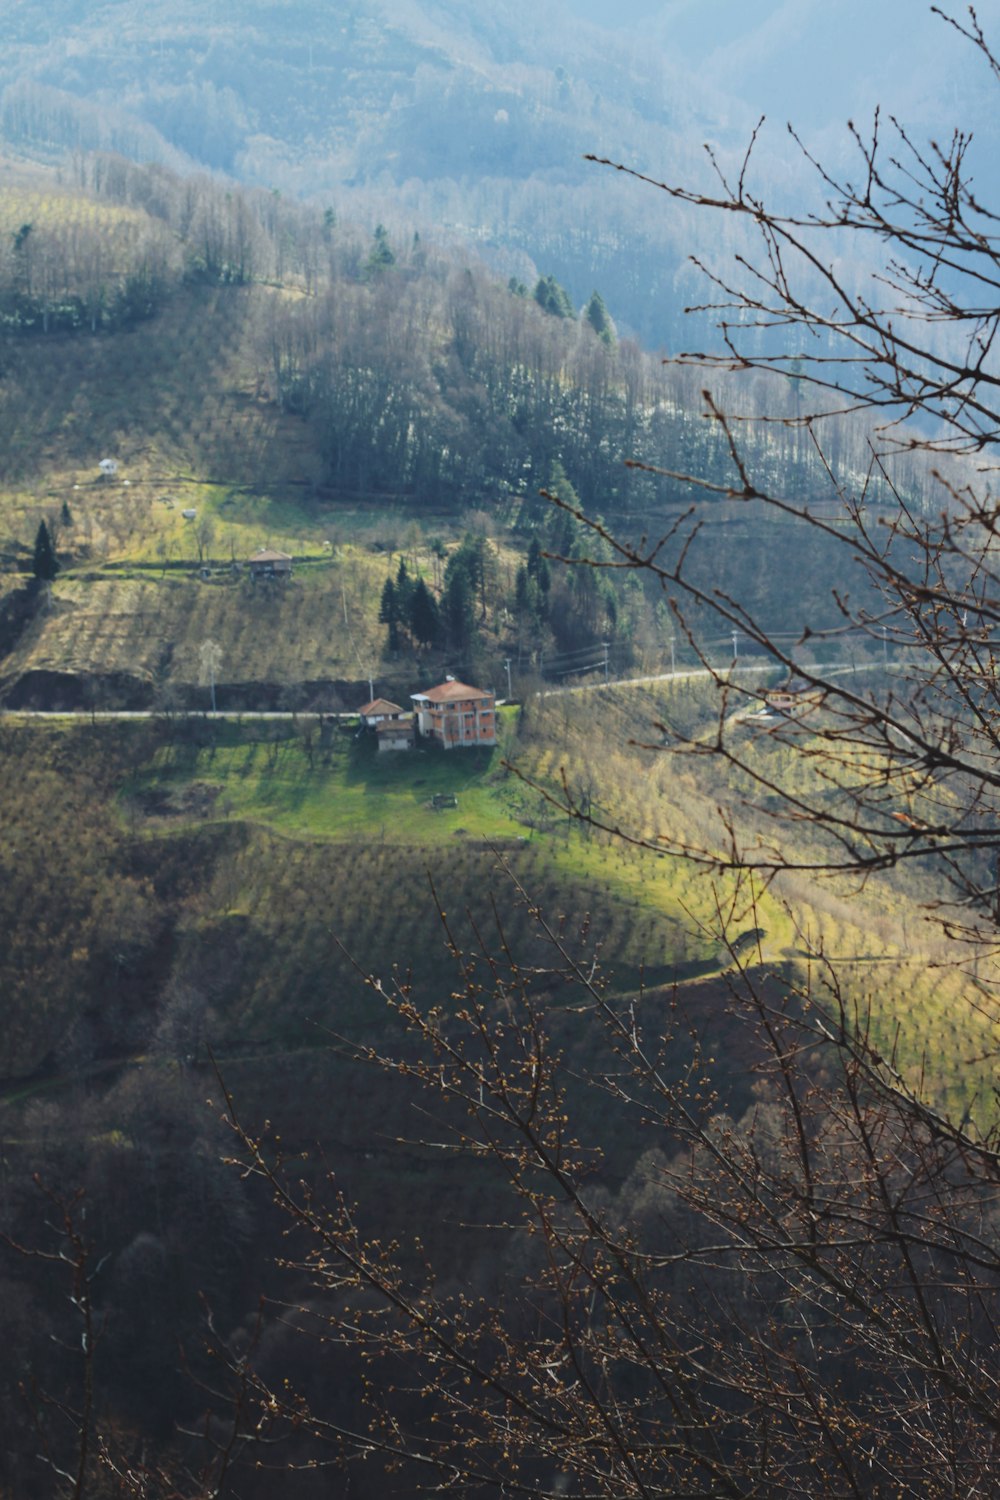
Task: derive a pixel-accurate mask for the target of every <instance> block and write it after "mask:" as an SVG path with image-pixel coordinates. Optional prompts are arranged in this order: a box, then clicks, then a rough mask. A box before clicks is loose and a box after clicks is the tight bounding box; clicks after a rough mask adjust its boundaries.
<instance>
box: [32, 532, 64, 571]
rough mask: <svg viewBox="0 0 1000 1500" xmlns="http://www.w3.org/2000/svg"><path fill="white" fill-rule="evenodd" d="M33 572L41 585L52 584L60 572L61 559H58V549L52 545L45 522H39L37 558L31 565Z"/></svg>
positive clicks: (36, 539)
mask: <svg viewBox="0 0 1000 1500" xmlns="http://www.w3.org/2000/svg"><path fill="white" fill-rule="evenodd" d="M31 571H32V572H33V573H34V575H35V577H36V578H37V579H38V581H39V583H51V582H52V580H53V578H54V577H55V576H56V574H57V573H58V572H59V559H58V558H57V557H56V549H55V548H54V547H53V545H52V538H51V536H50V535H49V528H48V527H47V526H46V524H45V522H44V521H39V523H38V532H37V534H36V536H35V556H34V559H33V561H32V564H31Z"/></svg>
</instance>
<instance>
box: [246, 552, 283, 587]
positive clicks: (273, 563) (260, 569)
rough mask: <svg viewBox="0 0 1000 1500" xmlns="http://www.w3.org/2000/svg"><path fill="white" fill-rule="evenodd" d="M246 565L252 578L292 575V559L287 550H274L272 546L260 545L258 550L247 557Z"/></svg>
mask: <svg viewBox="0 0 1000 1500" xmlns="http://www.w3.org/2000/svg"><path fill="white" fill-rule="evenodd" d="M247 567H248V568H249V569H250V577H251V578H253V579H254V580H256V579H258V578H291V576H292V559H291V558H290V557H289V555H288V553H287V552H275V550H274V549H273V547H261V549H260V551H259V552H255V553H254V555H253V556H252V557H248V558H247Z"/></svg>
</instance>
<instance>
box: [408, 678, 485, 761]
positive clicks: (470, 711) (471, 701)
mask: <svg viewBox="0 0 1000 1500" xmlns="http://www.w3.org/2000/svg"><path fill="white" fill-rule="evenodd" d="M410 697H411V698H412V699H413V702H414V704H415V706H416V710H417V724H418V726H419V728H420V733H421V734H422V735H423V736H424V738H425V739H428V740H437V741H438V743H439V744H441V745H443V746H444V748H445V749H446V750H455V749H462V748H465V747H471V746H474V745H495V744H496V742H497V724H496V719H497V715H496V695H495V694H494V693H487V692H484V691H483V690H482V689H481V688H474V687H469V686H468V685H467V684H466V683H464V682H456V681H455V679H454V677H449V678H448V679H447V680H446V681H445V682H442V683H440V684H439V685H438V686H437V687H432V688H428V689H427V691H426V693H411V694H410Z"/></svg>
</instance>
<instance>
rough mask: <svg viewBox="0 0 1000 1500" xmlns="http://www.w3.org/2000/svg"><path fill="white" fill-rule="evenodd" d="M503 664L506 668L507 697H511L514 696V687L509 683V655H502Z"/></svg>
mask: <svg viewBox="0 0 1000 1500" xmlns="http://www.w3.org/2000/svg"><path fill="white" fill-rule="evenodd" d="M503 664H504V666H505V667H506V668H507V697H508V698H513V696H514V689H513V688H512V687H511V685H510V657H509V656H505V657H504V659H503Z"/></svg>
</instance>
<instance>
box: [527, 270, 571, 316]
mask: <svg viewBox="0 0 1000 1500" xmlns="http://www.w3.org/2000/svg"><path fill="white" fill-rule="evenodd" d="M535 301H536V302H537V303H538V305H539V307H540V308H541V309H542V311H543V312H547V313H550V314H551V315H552V317H554V318H572V317H573V315H574V313H573V303H572V302H571V301H570V296H569V293H568V292H567V290H566V288H565V287H564V286H560V285H559V283H558V281H557V280H556V278H555V277H554V276H540V277H539V278H538V283H537V285H536V287H535Z"/></svg>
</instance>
